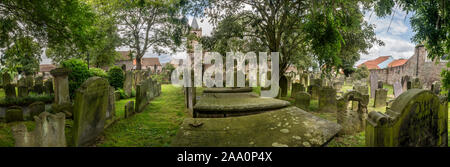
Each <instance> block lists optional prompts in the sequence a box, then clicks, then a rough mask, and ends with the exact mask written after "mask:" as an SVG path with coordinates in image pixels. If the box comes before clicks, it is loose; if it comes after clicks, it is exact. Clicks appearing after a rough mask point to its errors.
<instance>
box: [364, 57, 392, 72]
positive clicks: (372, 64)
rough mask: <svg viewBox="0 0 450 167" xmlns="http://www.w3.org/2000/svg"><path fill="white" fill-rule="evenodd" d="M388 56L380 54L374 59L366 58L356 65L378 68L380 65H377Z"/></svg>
mask: <svg viewBox="0 0 450 167" xmlns="http://www.w3.org/2000/svg"><path fill="white" fill-rule="evenodd" d="M389 57H390V56H381V57H378V58H376V59H374V60H368V61H366V62H364V63H362V64H360V65H358V67H361V66H362V65H365V66H366V67H367V68H368V69H369V70H371V69H380V67H378V64H380V63H382V62H384V61H386V60H387V59H389Z"/></svg>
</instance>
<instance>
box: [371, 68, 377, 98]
mask: <svg viewBox="0 0 450 167" xmlns="http://www.w3.org/2000/svg"><path fill="white" fill-rule="evenodd" d="M377 88H378V75H377V74H376V73H371V74H370V98H374V97H375V90H377Z"/></svg>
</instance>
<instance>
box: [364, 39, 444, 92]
mask: <svg viewBox="0 0 450 167" xmlns="http://www.w3.org/2000/svg"><path fill="white" fill-rule="evenodd" d="M447 61H448V60H445V57H444V58H442V59H440V60H439V59H437V60H434V61H433V60H431V59H429V58H428V57H427V50H426V49H425V46H423V45H417V46H416V47H415V51H414V55H413V56H412V57H411V58H409V59H398V60H394V59H393V57H392V56H383V57H379V58H377V59H374V60H369V61H366V62H364V63H362V64H360V65H358V67H361V66H363V65H364V66H366V67H367V68H368V69H369V71H370V74H371V75H373V74H376V75H377V76H378V79H379V80H381V81H383V82H384V83H387V84H390V85H393V84H394V83H395V82H397V81H398V82H402V78H416V77H417V78H419V79H420V81H421V83H422V84H423V86H424V87H426V88H429V87H431V84H432V83H433V82H434V81H440V80H441V76H440V74H441V71H442V70H443V69H444V68H447V67H446V63H447Z"/></svg>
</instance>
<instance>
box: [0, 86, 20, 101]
mask: <svg viewBox="0 0 450 167" xmlns="http://www.w3.org/2000/svg"><path fill="white" fill-rule="evenodd" d="M3 89H5V94H6V98H16V97H17V96H16V87H15V86H14V85H13V84H6V85H5V86H4V87H3Z"/></svg>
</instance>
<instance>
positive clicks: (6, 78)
mask: <svg viewBox="0 0 450 167" xmlns="http://www.w3.org/2000/svg"><path fill="white" fill-rule="evenodd" d="M2 82H3V87H5V86H6V85H8V84H11V75H10V74H9V73H8V72H4V73H3V75H2Z"/></svg>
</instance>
